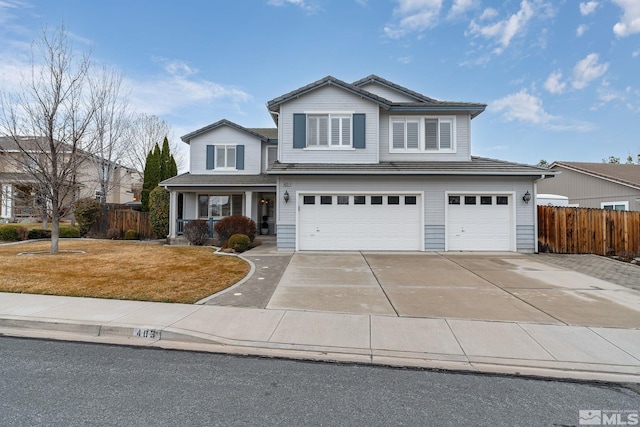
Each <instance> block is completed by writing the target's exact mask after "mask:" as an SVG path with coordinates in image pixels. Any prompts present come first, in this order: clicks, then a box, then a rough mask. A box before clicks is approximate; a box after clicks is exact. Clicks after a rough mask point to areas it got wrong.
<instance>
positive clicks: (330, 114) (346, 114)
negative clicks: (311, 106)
mask: <svg viewBox="0 0 640 427" xmlns="http://www.w3.org/2000/svg"><path fill="white" fill-rule="evenodd" d="M304 114H306V116H307V117H306V120H307V124H306V132H307V135H305V138H306V139H307V140H306V146H305V147H304V148H303V150H305V151H326V150H346V151H351V150H355V148H353V114H354V112H353V111H305V112H304ZM309 116H327V123H328V126H329V129H328V131H327V138H328V141H327V142H328V145H309ZM332 118H341V119H342V118H348V119H349V125H350V129H349V143H348V144H342V145H331V119H332ZM340 138H341V139H342V132H340Z"/></svg>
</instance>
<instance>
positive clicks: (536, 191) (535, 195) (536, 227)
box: [533, 175, 547, 254]
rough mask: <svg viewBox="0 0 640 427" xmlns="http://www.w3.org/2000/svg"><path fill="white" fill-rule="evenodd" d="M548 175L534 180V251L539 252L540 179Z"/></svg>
mask: <svg viewBox="0 0 640 427" xmlns="http://www.w3.org/2000/svg"><path fill="white" fill-rule="evenodd" d="M546 177H547V176H546V175H541V176H540V178H538V179H536V180H535V181H533V206H534V218H535V221H534V222H533V232H534V233H535V239H534V241H533V244H534V247H533V253H535V254H537V253H539V252H538V201H537V199H538V181H542V180H543V179H545V178H546Z"/></svg>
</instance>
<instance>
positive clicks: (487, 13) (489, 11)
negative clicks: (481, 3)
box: [478, 7, 498, 21]
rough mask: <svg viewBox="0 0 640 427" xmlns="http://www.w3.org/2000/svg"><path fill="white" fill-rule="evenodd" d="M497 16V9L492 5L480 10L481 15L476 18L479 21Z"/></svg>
mask: <svg viewBox="0 0 640 427" xmlns="http://www.w3.org/2000/svg"><path fill="white" fill-rule="evenodd" d="M496 16H498V11H497V10H495V9H494V8H492V7H488V8H486V9H485V10H483V11H482V15H480V17H479V18H478V20H480V21H488V20H490V19H493V18H495V17H496Z"/></svg>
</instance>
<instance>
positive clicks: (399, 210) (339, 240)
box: [298, 194, 422, 250]
mask: <svg viewBox="0 0 640 427" xmlns="http://www.w3.org/2000/svg"><path fill="white" fill-rule="evenodd" d="M307 196H312V195H307ZM354 196H355V195H353V194H352V195H348V196H345V195H341V196H340V197H341V198H342V199H341V200H342V202H344V201H345V199H344V197H348V204H338V203H337V202H338V198H337V196H332V199H331V204H320V200H321V198H320V196H319V195H317V196H315V197H314V199H313V201H315V204H304V196H303V197H302V200H303V203H302V204H300V205H299V213H298V222H299V230H300V234H299V241H298V246H299V249H300V250H419V249H420V246H421V243H422V237H421V236H422V235H421V233H420V227H421V225H420V224H421V209H422V205H421V203H416V204H410V205H405V204H404V198H403V197H404V196H397V195H392V199H391V200H392V202H393V201H399V204H388V202H389V198H388V196H389V195H373V196H374V197H375V198H376V199H377V198H379V197H382V199H381V201H382V204H372V203H371V202H372V199H371V195H367V196H365V199H366V203H365V204H355V203H354V201H355V197H354ZM358 196H360V195H358ZM393 196H395V197H393ZM412 197H414V198H416V199H418V196H417V195H412ZM327 200H328V199H327V198H326V195H325V201H327Z"/></svg>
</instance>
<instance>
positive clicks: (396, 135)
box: [391, 118, 420, 151]
mask: <svg viewBox="0 0 640 427" xmlns="http://www.w3.org/2000/svg"><path fill="white" fill-rule="evenodd" d="M391 147H392V149H393V150H402V151H409V150H415V151H417V150H420V120H419V119H412V118H402V119H393V120H392V121H391Z"/></svg>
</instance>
